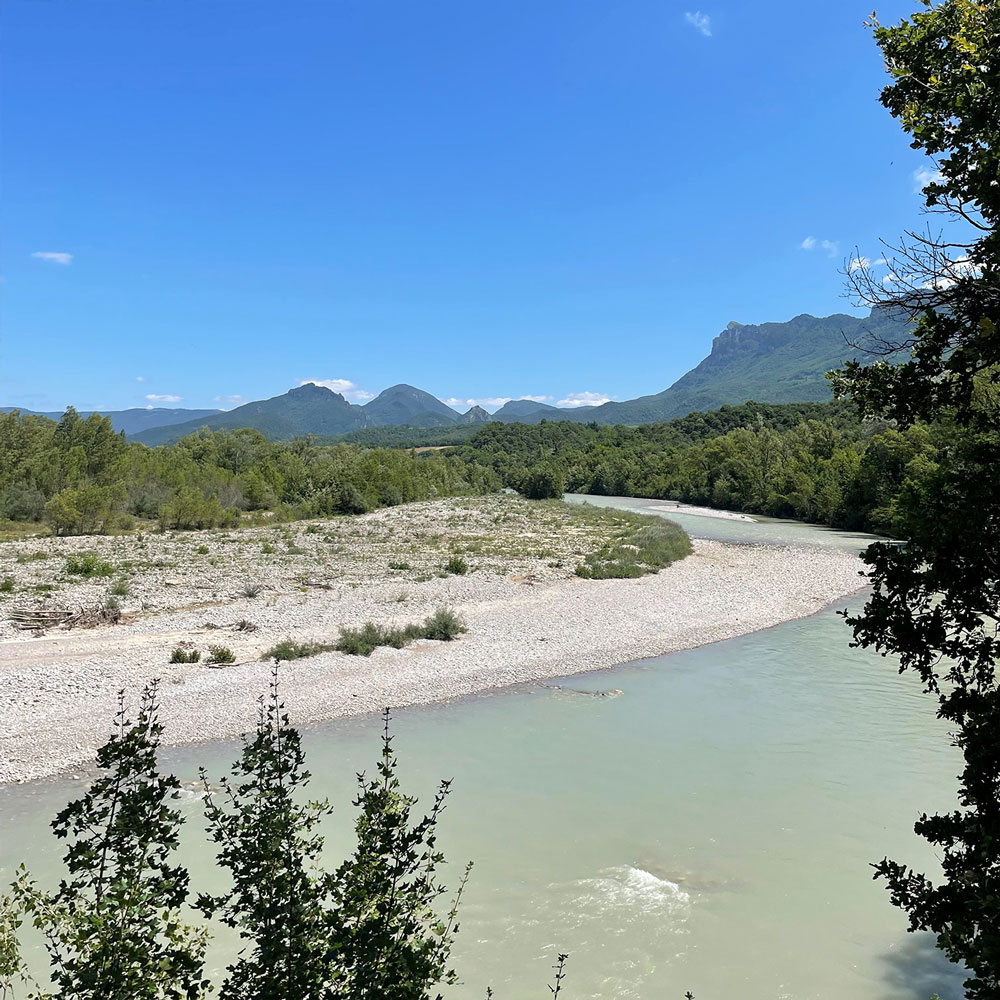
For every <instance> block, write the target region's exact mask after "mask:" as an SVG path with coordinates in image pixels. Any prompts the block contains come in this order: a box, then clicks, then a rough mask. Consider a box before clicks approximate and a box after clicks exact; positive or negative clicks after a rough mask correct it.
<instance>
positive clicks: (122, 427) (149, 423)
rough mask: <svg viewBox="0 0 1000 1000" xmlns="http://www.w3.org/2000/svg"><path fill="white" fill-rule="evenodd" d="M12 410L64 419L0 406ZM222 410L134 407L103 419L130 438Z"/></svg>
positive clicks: (84, 414) (108, 412)
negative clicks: (143, 432) (152, 429)
mask: <svg viewBox="0 0 1000 1000" xmlns="http://www.w3.org/2000/svg"><path fill="white" fill-rule="evenodd" d="M11 410H19V411H20V412H21V413H31V414H34V415H35V416H36V417H48V418H49V420H59V419H61V418H62V411H60V412H58V413H57V412H55V411H50V412H40V411H38V410H26V409H24V408H23V407H21V406H0V413H10V412H11ZM94 412H96V411H94V410H82V411H81V412H80V416H81V417H89V416H90V415H91V413H94ZM221 412H222V411H221V410H187V409H180V408H177V409H168V408H167V407H164V406H149V407H140V406H136V407H132V408H131V409H128V410H101V411H100V414H101V416H102V417H110V418H111V426H112V427H113V428H114V429H115V430H116V431H124V432H125V433H126V434H128V435H129V436H131V435H133V434H138V433H139V432H140V431H144V430H147V429H148V428H150V427H168V426H169V425H171V424H180V423H184V422H185V421H188V420H203V419H205V418H206V417H214V416H215V415H216V414H218V413H221Z"/></svg>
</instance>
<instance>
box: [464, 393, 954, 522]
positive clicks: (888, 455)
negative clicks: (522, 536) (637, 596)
mask: <svg viewBox="0 0 1000 1000" xmlns="http://www.w3.org/2000/svg"><path fill="white" fill-rule="evenodd" d="M952 436H953V432H952V431H951V429H950V428H949V427H948V426H947V425H945V424H935V425H931V426H928V425H924V424H914V425H913V426H910V427H908V428H906V429H905V430H902V431H900V430H896V429H895V428H894V427H892V426H891V425H890V424H889V423H887V422H885V421H870V420H869V421H861V420H859V419H858V417H857V415H856V412H855V411H854V410H853V408H852V407H851V406H850V405H849V404H847V403H844V402H836V403H796V404H785V405H768V404H755V403H747V404H745V405H743V406H724V407H722V408H721V409H719V410H714V411H712V412H711V413H692V414H689V415H688V416H686V417H681V418H679V419H677V420H671V421H668V422H666V423H660V424H647V425H644V426H640V427H599V426H597V425H596V424H570V423H564V422H551V423H550V422H543V423H541V424H535V425H526V424H488V425H486V426H485V427H483V428H481V429H480V430H479V431H478V432H477V433H476V435H475V436H474V437H473V439H472V440H471V441H470V442H469V444H468V445H466V446H465V447H464V448H462V449H461V450H460V452H459V453H460V454H461V455H462V456H463V458H464V459H465V460H466V461H468V462H469V463H470V464H473V465H475V466H480V465H486V466H489V467H490V468H492V469H494V470H495V471H496V472H497V473H498V474H499V475H500V477H501V479H502V480H503V482H504V484H505V485H506V486H511V487H513V488H515V489H519V490H524V491H527V492H529V493H530V492H532V490H533V489H535V488H536V485H537V483H538V482H539V481H540V477H541V479H544V480H545V481H547V482H550V483H553V484H555V486H556V488H557V489H558V488H559V487H562V488H565V489H566V490H567V491H569V492H573V493H592V494H597V495H606V496H641V497H655V498H669V499H673V500H683V501H686V502H688V503H697V504H705V505H708V506H713V507H722V508H728V509H730V510H740V511H746V512H748V513H755V514H767V515H771V516H774V517H792V518H799V519H802V520H807V521H813V522H816V523H819V524H829V525H836V526H840V527H849V528H857V529H861V528H864V529H868V530H872V531H877V532H883V533H889V534H893V533H896V532H898V531H899V529H900V523H899V514H898V503H899V498H900V496H901V494H902V492H903V491H904V490H906V489H910V488H912V487H913V486H914V485H915V484H918V483H919V482H920V481H921V480H922V479H923V478H924V477H926V476H928V475H930V474H931V473H932V472H933V470H934V469H935V468H936V464H935V463H936V459H937V457H938V455H939V453H940V452H941V451H942V450H943V449H945V448H947V447H948V444H949V441H950V440H951V438H952ZM542 473H547V476H542V475H541V474H542Z"/></svg>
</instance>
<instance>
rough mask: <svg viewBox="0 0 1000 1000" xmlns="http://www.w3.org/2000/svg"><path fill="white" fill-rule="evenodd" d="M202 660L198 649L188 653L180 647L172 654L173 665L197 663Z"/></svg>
mask: <svg viewBox="0 0 1000 1000" xmlns="http://www.w3.org/2000/svg"><path fill="white" fill-rule="evenodd" d="M200 659H201V653H199V652H198V650H197V649H192V650H191V651H190V652H188V651H187V650H186V649H182V648H181V647H180V646H178V647H177V648H176V649H175V650H174V651H173V652H172V653H171V654H170V662H171V663H197V662H198V661H199V660H200Z"/></svg>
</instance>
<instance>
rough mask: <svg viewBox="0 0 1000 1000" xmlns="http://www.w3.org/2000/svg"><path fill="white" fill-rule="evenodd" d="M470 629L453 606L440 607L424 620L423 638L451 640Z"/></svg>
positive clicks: (442, 640) (440, 640)
mask: <svg viewBox="0 0 1000 1000" xmlns="http://www.w3.org/2000/svg"><path fill="white" fill-rule="evenodd" d="M468 631H469V629H468V628H467V626H466V625H465V622H463V621H462V619H461V618H459V617H458V615H456V614H455V612H454V611H452V610H451V608H439V609H438V610H437V611H435V612H434V614H432V615H431V616H430V618H428V619H427V620H426V621H425V622H424V629H423V638H425V639H437V640H438V641H439V642H451V640H452V639H457V638H458V636H460V635H461V634H462V633H463V632H468Z"/></svg>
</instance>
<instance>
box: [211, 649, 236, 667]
mask: <svg viewBox="0 0 1000 1000" xmlns="http://www.w3.org/2000/svg"><path fill="white" fill-rule="evenodd" d="M207 662H209V663H235V662H236V654H235V653H234V652H233V651H232V650H231V649H230V648H229V647H228V646H209V647H208V661H207Z"/></svg>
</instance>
